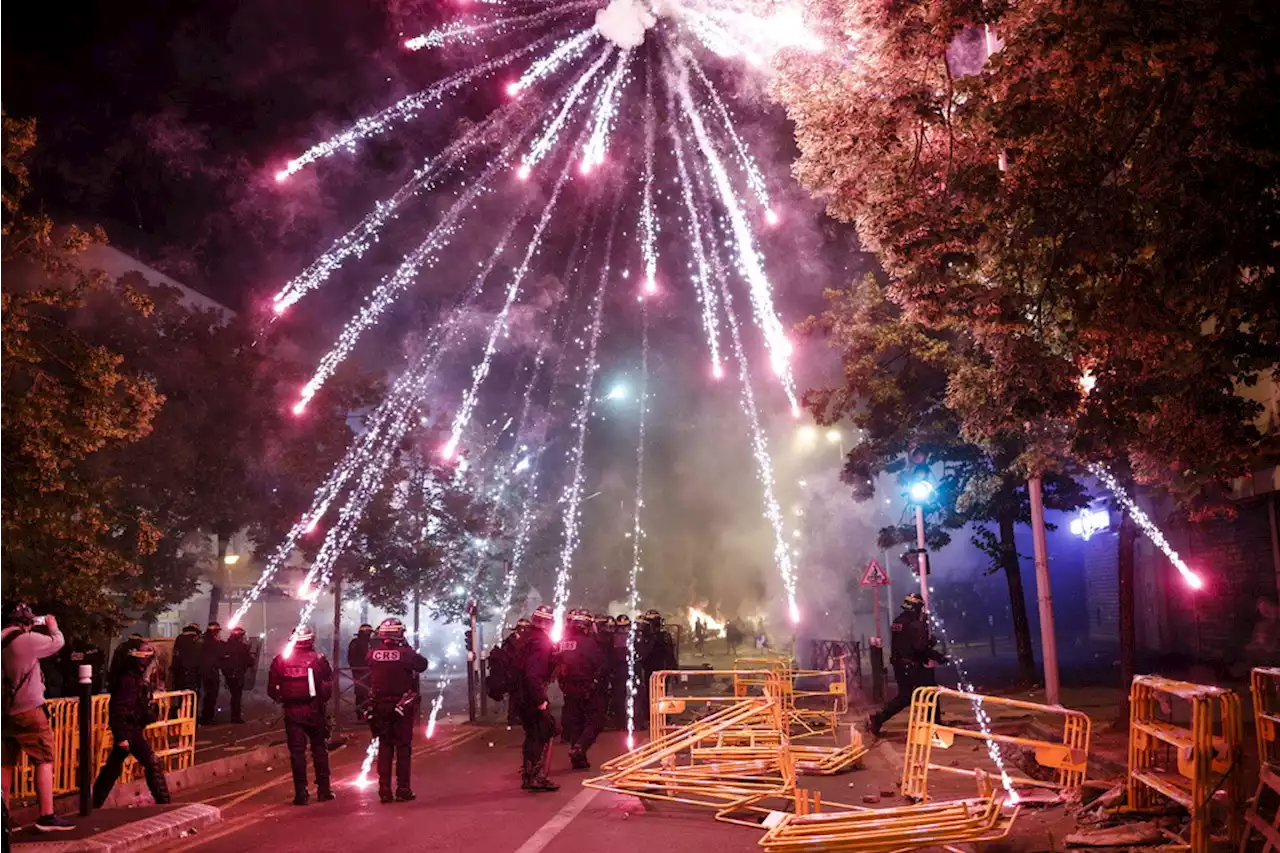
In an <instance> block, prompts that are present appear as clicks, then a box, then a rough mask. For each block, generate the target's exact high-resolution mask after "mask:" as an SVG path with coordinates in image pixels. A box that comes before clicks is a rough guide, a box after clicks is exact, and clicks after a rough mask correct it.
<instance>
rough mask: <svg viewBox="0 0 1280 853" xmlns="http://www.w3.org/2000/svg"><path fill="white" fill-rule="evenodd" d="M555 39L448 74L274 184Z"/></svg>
mask: <svg viewBox="0 0 1280 853" xmlns="http://www.w3.org/2000/svg"><path fill="white" fill-rule="evenodd" d="M555 38H556V34H555V33H547V34H546V35H544V36H542V37H541V38H538V39H535V40H534V41H531V42H529V43H528V44H526V45H523V46H521V47H518V48H516V49H515V50H511V51H508V52H507V53H504V54H502V55H501V56H497V57H494V58H493V59H490V60H488V61H486V62H481V63H480V64H478V65H473V66H471V67H470V68H464V69H463V70H461V71H459V72H457V73H456V74H451V75H450V76H448V77H446V78H445V79H443V80H441V81H440V82H438V83H436V84H434V85H432V86H430V87H428V88H426V89H423V90H422V91H421V92H415V93H413V94H412V95H408V96H406V97H404V98H401V99H400V100H399V101H396V102H395V103H394V104H392V105H391V106H389V107H387V108H386V109H385V110H382V111H380V112H377V113H374V114H373V115H371V116H365V117H364V118H361V119H360V120H358V121H357V122H356V123H355V124H353V125H352V126H351V127H349V128H347V129H346V130H343V131H341V132H339V133H337V134H335V135H333V136H331V137H329V138H328V139H326V140H325V141H323V142H319V143H317V144H315V145H313V146H311V147H310V148H308V149H307V150H306V151H304V152H303V153H301V154H299V155H298V156H297V157H295V158H294V159H292V160H290V161H289V162H288V163H287V164H285V167H284V168H283V169H281V170H280V171H279V172H277V173H276V180H277V181H283V180H285V179H286V178H288V177H289V176H291V175H295V174H297V173H298V172H300V171H302V170H303V169H305V168H306V167H307V166H310V165H311V164H312V163H315V162H318V161H320V160H325V159H327V158H329V157H332V156H333V155H334V154H337V153H338V152H339V151H354V150H355V145H356V143H357V142H360V141H361V140H364V139H368V138H369V137H371V136H377V135H378V134H380V133H383V132H385V131H386V130H387V129H388V128H389V127H391V125H393V124H396V123H399V122H404V121H410V120H412V119H414V118H416V117H417V116H418V114H419V113H420V112H422V110H423V109H425V108H426V107H427V106H429V105H430V104H432V103H433V102H435V103H438V102H440V101H441V100H442V99H443V98H444V97H445V96H446V95H449V94H451V93H452V92H454V91H456V90H458V89H461V88H462V87H463V86H466V85H467V84H468V83H470V82H472V81H473V80H475V79H476V78H477V77H482V76H484V75H486V74H491V73H493V72H494V71H496V70H498V69H499V68H502V67H503V66H505V65H509V64H510V63H512V62H514V61H515V60H517V59H519V58H520V57H522V56H527V55H528V54H530V53H534V52H535V51H538V50H541V49H542V48H543V47H545V46H546V45H548V44H550V43H551V42H552V41H553V40H554V39H555Z"/></svg>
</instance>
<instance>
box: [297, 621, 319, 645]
mask: <svg viewBox="0 0 1280 853" xmlns="http://www.w3.org/2000/svg"><path fill="white" fill-rule="evenodd" d="M315 641H316V632H315V631H314V630H312V628H311V626H310V625H299V626H298V627H297V628H294V629H293V644H294V646H296V647H298V648H303V649H309V648H311V647H312V646H313V645H314V644H315Z"/></svg>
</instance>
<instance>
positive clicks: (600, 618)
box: [591, 613, 613, 634]
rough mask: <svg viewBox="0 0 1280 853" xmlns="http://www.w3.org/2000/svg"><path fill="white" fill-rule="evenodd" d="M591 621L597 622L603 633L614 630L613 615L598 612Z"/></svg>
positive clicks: (598, 629)
mask: <svg viewBox="0 0 1280 853" xmlns="http://www.w3.org/2000/svg"><path fill="white" fill-rule="evenodd" d="M591 621H592V622H594V623H595V626H596V630H597V631H599V632H600V633H602V634H603V633H606V632H608V631H612V630H613V619H612V617H609V616H606V615H605V614H603V613H597V614H596V615H595V616H593V617H591Z"/></svg>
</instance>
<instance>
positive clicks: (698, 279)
mask: <svg viewBox="0 0 1280 853" xmlns="http://www.w3.org/2000/svg"><path fill="white" fill-rule="evenodd" d="M673 98H674V95H673V93H672V91H671V89H670V88H668V89H667V112H668V114H671V115H674V114H675V107H674V103H673ZM668 130H669V131H670V134H671V146H672V148H673V149H674V151H675V155H676V174H677V175H679V177H680V193H681V196H682V197H683V198H684V207H685V214H686V215H687V216H688V219H689V228H690V230H691V232H692V234H691V236H692V238H693V239H692V241H691V243H690V247H691V248H692V249H693V259H694V265H695V266H694V269H695V272H694V276H693V283H694V285H695V287H696V288H697V291H698V304H699V306H701V308H702V326H703V329H704V331H705V332H706V335H707V346H708V347H709V348H710V349H711V373H712V376H714V377H715V378H717V379H719V378H720V377H721V376H723V375H724V365H723V364H722V362H721V359H720V323H719V321H718V319H717V317H718V313H719V312H718V308H719V304H718V303H719V300H718V299H717V297H716V293H715V289H714V288H713V287H712V286H711V284H710V281H709V280H708V274H709V269H708V265H707V255H706V252H705V251H704V250H703V243H702V233H703V227H702V217H701V216H699V214H698V206H697V204H696V203H695V202H694V199H693V182H692V181H691V180H690V179H689V169H688V166H687V165H686V163H685V159H684V139H683V138H682V137H681V136H680V131H679V129H678V125H677V124H676V123H675V122H674V121H673V122H672V123H671V125H670V126H669V128H668Z"/></svg>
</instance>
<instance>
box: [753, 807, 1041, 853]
mask: <svg viewBox="0 0 1280 853" xmlns="http://www.w3.org/2000/svg"><path fill="white" fill-rule="evenodd" d="M1017 817H1018V807H1016V806H1015V807H1012V808H1006V807H1005V806H1004V803H1003V801H1002V800H1001V799H1000V798H999V797H994V796H991V797H986V798H980V799H971V800H952V801H950V802H939V803H918V804H916V805H911V806H901V807H898V808H888V809H859V810H854V811H843V812H819V813H817V814H803V815H802V814H794V815H784V816H783V817H782V818H781V819H780V820H778V821H777V823H776V824H775V825H774V826H773V827H771V828H770V829H769V831H768V832H766V833H765V835H764V837H763V838H761V839H760V842H759V844H760V846H761V847H762V848H764V849H765V850H767V851H769V853H800V851H804V852H805V853H808V851H824V853H826V852H827V851H830V853H835V851H849V853H855V852H856V853H896V852H897V851H907V850H918V849H920V848H923V847H940V846H948V845H953V844H982V843H985V842H990V841H998V840H1000V839H1002V838H1004V837H1006V836H1007V835H1008V834H1009V831H1010V830H1011V829H1012V828H1013V824H1014V822H1015V821H1016V820H1017Z"/></svg>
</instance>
